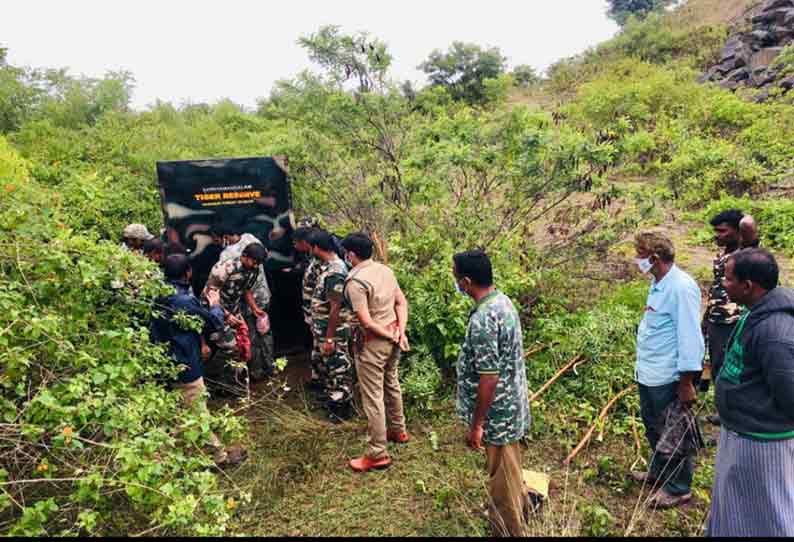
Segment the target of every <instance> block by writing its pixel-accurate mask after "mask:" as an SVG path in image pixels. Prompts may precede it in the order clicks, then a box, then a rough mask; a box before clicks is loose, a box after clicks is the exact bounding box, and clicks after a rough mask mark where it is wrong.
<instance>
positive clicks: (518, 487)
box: [485, 442, 529, 537]
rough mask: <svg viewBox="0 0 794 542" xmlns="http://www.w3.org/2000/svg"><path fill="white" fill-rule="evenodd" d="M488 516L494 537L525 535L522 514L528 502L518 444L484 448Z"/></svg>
mask: <svg viewBox="0 0 794 542" xmlns="http://www.w3.org/2000/svg"><path fill="white" fill-rule="evenodd" d="M485 458H486V459H485V468H486V470H487V471H488V476H489V480H488V496H489V498H490V502H489V503H488V504H489V507H488V508H489V515H490V520H491V524H492V525H493V528H494V530H495V532H496V534H497V535H498V536H511V537H515V536H525V528H526V522H525V520H524V511H525V510H527V509H528V508H527V507H528V505H529V502H528V496H527V488H526V486H525V484H524V475H523V473H522V470H521V445H520V444H519V443H518V442H514V443H512V444H506V445H504V446H493V445H491V444H487V445H486V446H485Z"/></svg>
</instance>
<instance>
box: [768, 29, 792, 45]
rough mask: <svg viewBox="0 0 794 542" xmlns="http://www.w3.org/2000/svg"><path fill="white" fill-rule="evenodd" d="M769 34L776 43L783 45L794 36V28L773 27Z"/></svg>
mask: <svg viewBox="0 0 794 542" xmlns="http://www.w3.org/2000/svg"><path fill="white" fill-rule="evenodd" d="M769 34H770V35H771V36H772V39H774V40H775V43H776V44H777V43H781V42H782V41H783V40H786V39H788V38H790V37H791V36H794V28H789V27H786V26H773V27H772V28H770V29H769Z"/></svg>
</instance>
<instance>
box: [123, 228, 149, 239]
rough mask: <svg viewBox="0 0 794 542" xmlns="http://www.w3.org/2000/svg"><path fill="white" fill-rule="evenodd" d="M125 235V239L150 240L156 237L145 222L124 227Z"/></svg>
mask: <svg viewBox="0 0 794 542" xmlns="http://www.w3.org/2000/svg"><path fill="white" fill-rule="evenodd" d="M123 236H124V238H125V239H140V240H141V241H148V240H149V239H151V238H152V237H154V236H153V235H152V234H151V233H149V230H147V229H146V226H144V225H143V224H129V225H127V227H126V228H124V234H123Z"/></svg>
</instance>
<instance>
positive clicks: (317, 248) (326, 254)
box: [309, 230, 336, 261]
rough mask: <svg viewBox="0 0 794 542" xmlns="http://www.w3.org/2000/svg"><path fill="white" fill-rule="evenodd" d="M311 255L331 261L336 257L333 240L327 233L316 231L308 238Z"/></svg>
mask: <svg viewBox="0 0 794 542" xmlns="http://www.w3.org/2000/svg"><path fill="white" fill-rule="evenodd" d="M309 244H310V245H311V246H312V254H314V255H315V256H316V257H318V258H320V259H321V260H326V261H328V260H332V259H333V258H334V257H336V251H335V248H336V247H335V246H334V238H333V237H331V234H330V233H328V232H327V231H322V230H317V231H315V232H314V233H313V234H312V235H311V236H310V237H309Z"/></svg>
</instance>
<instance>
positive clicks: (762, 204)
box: [693, 195, 794, 256]
mask: <svg viewBox="0 0 794 542" xmlns="http://www.w3.org/2000/svg"><path fill="white" fill-rule="evenodd" d="M728 209H741V210H742V211H744V212H745V213H749V214H751V215H753V217H754V218H755V220H756V222H757V223H758V225H759V226H758V231H759V234H760V236H761V244H762V245H763V246H765V247H767V248H769V249H774V250H780V251H782V252H784V253H785V254H787V255H789V256H791V255H794V200H791V199H789V198H781V199H754V198H748V197H732V196H726V195H723V197H721V198H720V199H718V200H716V201H714V202H712V203H711V204H709V205H707V206H706V207H705V208H703V210H702V211H701V212H699V213H697V214H696V215H695V217H696V218H697V219H698V221H699V222H701V223H702V224H705V225H706V226H704V227H703V229H702V230H700V232H698V234H697V239H698V240H699V241H701V242H707V241H710V240H711V238H712V237H713V232H712V230H711V227H710V226H708V224H709V220H711V219H712V217H714V216H716V215H717V214H718V213H720V212H722V211H725V210H728ZM693 218H694V217H693Z"/></svg>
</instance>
